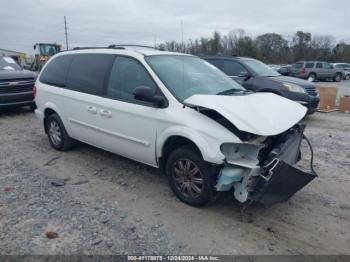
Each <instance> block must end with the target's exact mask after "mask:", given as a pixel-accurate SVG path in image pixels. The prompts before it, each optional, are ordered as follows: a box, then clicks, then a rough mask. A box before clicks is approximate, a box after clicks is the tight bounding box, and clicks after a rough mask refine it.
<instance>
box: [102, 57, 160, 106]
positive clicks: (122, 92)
mask: <svg viewBox="0 0 350 262" xmlns="http://www.w3.org/2000/svg"><path fill="white" fill-rule="evenodd" d="M139 86H147V87H150V88H152V89H153V90H154V92H156V90H157V86H156V84H155V83H154V82H153V80H152V78H151V76H150V75H149V74H148V73H147V71H146V69H145V68H144V67H143V66H142V65H141V64H140V63H139V62H138V61H136V60H135V59H132V58H129V57H124V56H120V57H117V58H116V59H115V61H114V63H113V66H112V70H111V73H110V77H109V82H108V86H107V97H109V98H114V99H118V100H124V101H130V102H133V101H134V102H136V101H137V103H140V101H139V100H136V99H135V98H134V95H133V92H134V90H135V88H136V87H139Z"/></svg>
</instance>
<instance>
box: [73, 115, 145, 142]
mask: <svg viewBox="0 0 350 262" xmlns="http://www.w3.org/2000/svg"><path fill="white" fill-rule="evenodd" d="M69 122H71V123H74V124H78V125H81V126H84V127H87V128H90V129H94V130H97V131H99V132H101V133H104V134H107V135H110V136H115V137H118V138H122V139H125V140H129V141H131V142H134V143H137V144H141V145H143V146H145V147H149V146H150V145H151V143H150V142H148V141H144V140H140V139H137V138H134V137H131V136H126V135H123V134H119V133H116V132H111V131H108V130H106V129H103V128H99V127H96V126H92V125H89V124H86V123H84V122H81V121H78V120H75V119H71V118H69Z"/></svg>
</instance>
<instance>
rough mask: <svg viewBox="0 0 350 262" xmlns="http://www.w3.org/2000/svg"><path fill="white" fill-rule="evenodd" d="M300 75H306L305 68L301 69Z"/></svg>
mask: <svg viewBox="0 0 350 262" xmlns="http://www.w3.org/2000/svg"><path fill="white" fill-rule="evenodd" d="M300 73H301V74H302V75H303V74H305V68H304V67H303V68H302V69H300Z"/></svg>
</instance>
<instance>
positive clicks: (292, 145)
mask: <svg viewBox="0 0 350 262" xmlns="http://www.w3.org/2000/svg"><path fill="white" fill-rule="evenodd" d="M304 129H305V126H302V125H297V126H295V127H293V128H292V129H290V130H288V131H287V132H285V133H284V134H282V135H280V136H278V137H277V138H275V139H276V140H275V141H273V146H272V147H271V148H265V149H264V148H263V149H262V154H263V155H262V156H261V155H260V157H261V158H262V160H261V161H260V164H259V165H258V166H256V167H250V168H247V167H242V166H237V165H228V166H226V167H225V168H223V169H222V170H221V173H220V174H219V177H218V183H217V185H216V189H217V190H218V191H227V190H230V189H231V188H232V187H233V188H234V190H235V192H234V194H235V198H236V199H237V200H238V201H240V202H246V201H248V200H251V201H256V202H260V203H262V204H264V205H272V204H274V203H278V202H283V201H286V200H288V199H289V198H290V197H292V196H293V195H294V194H295V193H296V192H298V191H299V190H300V189H302V188H303V187H304V186H306V185H307V184H308V183H309V182H310V181H312V180H313V179H314V178H315V177H317V175H316V173H315V172H314V171H311V172H305V171H303V170H300V169H298V168H296V167H295V166H294V165H295V164H296V163H297V162H298V161H299V160H300V154H301V153H300V145H301V141H302V139H303V138H304V135H303V132H304ZM311 150H312V149H311ZM311 162H312V158H311ZM311 169H312V163H311Z"/></svg>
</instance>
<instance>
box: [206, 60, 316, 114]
mask: <svg viewBox="0 0 350 262" xmlns="http://www.w3.org/2000/svg"><path fill="white" fill-rule="evenodd" d="M202 58H203V59H205V60H206V61H208V62H209V63H211V64H213V65H215V66H216V67H217V68H219V69H220V70H222V71H223V72H224V73H225V74H227V75H228V76H229V77H231V78H232V79H234V80H235V81H237V82H238V83H240V84H241V85H243V86H244V87H245V88H246V89H248V90H251V91H254V92H271V93H274V94H277V95H280V96H283V97H285V98H288V99H291V100H294V101H296V102H298V103H301V104H302V105H304V106H306V107H307V108H308V114H312V113H314V112H315V111H316V109H317V106H318V103H319V100H320V98H319V96H318V92H317V90H316V87H315V85H314V84H312V83H310V82H308V81H305V80H302V79H297V78H293V77H288V76H282V75H281V74H279V73H278V72H276V71H275V70H273V69H272V68H270V67H269V66H267V65H265V64H264V63H263V62H261V61H259V60H256V59H253V58H248V57H224V56H207V57H202Z"/></svg>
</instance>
